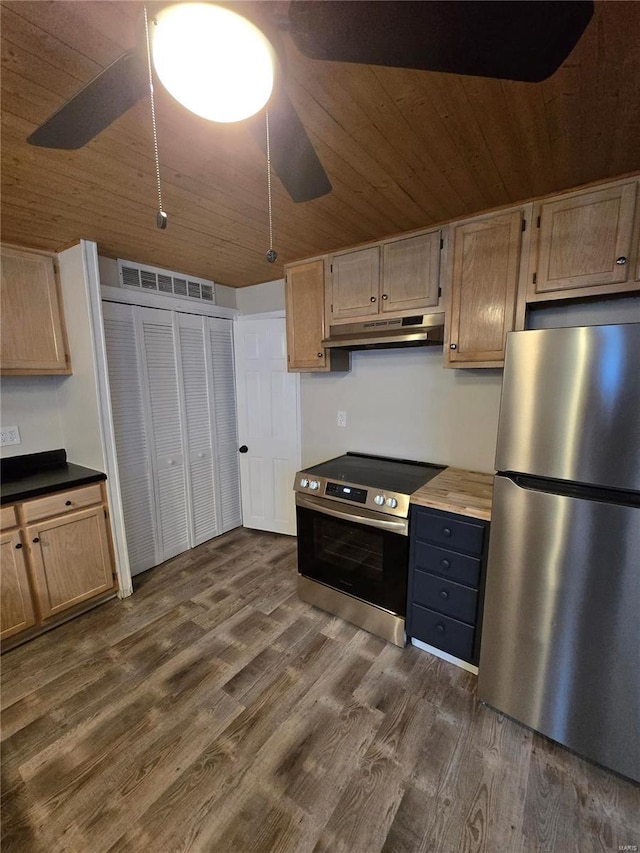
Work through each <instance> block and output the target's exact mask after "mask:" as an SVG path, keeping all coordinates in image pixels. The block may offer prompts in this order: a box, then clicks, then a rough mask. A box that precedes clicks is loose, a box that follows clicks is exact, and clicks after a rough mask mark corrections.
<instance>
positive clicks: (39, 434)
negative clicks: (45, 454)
mask: <svg viewBox="0 0 640 853" xmlns="http://www.w3.org/2000/svg"><path fill="white" fill-rule="evenodd" d="M60 379H61V377H59V376H4V377H3V378H2V405H1V418H2V426H17V427H18V429H19V430H20V439H21V441H22V443H21V444H12V445H8V446H7V447H2V448H0V457H5V456H23V455H24V454H25V453H40V452H41V451H43V450H57V449H58V448H60V447H64V439H63V437H62V424H61V423H60V413H59V410H58V384H59V382H60Z"/></svg>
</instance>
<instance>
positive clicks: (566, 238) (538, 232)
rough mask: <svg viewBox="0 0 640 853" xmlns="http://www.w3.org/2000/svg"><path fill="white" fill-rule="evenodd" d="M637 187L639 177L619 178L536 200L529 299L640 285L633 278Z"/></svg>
mask: <svg viewBox="0 0 640 853" xmlns="http://www.w3.org/2000/svg"><path fill="white" fill-rule="evenodd" d="M637 187H638V182H637V180H627V181H617V182H615V183H611V184H607V185H605V186H601V187H598V188H595V189H590V190H583V191H581V192H575V193H567V194H565V195H562V196H559V197H558V196H556V197H555V198H549V199H544V200H541V201H539V202H536V204H535V205H534V211H533V215H534V219H535V220H536V223H537V226H538V227H537V228H536V229H535V234H534V235H532V252H531V258H530V267H529V277H528V279H529V280H528V293H527V302H541V301H546V300H555V299H570V298H576V297H581V296H605V295H607V294H609V293H619V292H623V291H629V290H635V289H638V288H640V285H638V284H636V283H634V280H635V281H637V278H638V277H637V275H636V274H635V270H634V267H635V266H636V263H637V258H636V257H635V256H636V254H637V245H638V237H637V233H636V234H635V236H634V210H635V206H636V195H637ZM636 230H637V225H636Z"/></svg>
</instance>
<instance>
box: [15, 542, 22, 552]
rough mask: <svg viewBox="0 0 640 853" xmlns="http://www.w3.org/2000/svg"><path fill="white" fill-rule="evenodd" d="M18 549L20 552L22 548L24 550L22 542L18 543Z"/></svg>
mask: <svg viewBox="0 0 640 853" xmlns="http://www.w3.org/2000/svg"><path fill="white" fill-rule="evenodd" d="M16 548H17V549H18V551H19V550H20V548H22V542H18V544H17V545H16Z"/></svg>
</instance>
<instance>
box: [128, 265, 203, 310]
mask: <svg viewBox="0 0 640 853" xmlns="http://www.w3.org/2000/svg"><path fill="white" fill-rule="evenodd" d="M118 275H119V278H120V286H121V287H127V288H132V289H135V290H144V291H146V292H150V291H155V292H156V293H160V294H162V295H164V296H179V297H180V298H181V299H190V300H194V299H197V300H198V302H210V303H211V304H212V305H214V304H215V286H214V283H213V282H212V281H207V279H204V278H194V277H192V276H185V275H184V274H181V273H177V272H171V271H170V270H162V269H158V267H147V266H142V265H141V264H136V263H133V262H132V261H123V260H121V259H118Z"/></svg>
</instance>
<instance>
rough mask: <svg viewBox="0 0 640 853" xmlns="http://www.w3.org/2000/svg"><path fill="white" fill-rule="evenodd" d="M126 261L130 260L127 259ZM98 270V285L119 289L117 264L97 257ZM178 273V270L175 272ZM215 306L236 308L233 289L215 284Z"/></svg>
mask: <svg viewBox="0 0 640 853" xmlns="http://www.w3.org/2000/svg"><path fill="white" fill-rule="evenodd" d="M127 260H130V258H128V259H127ZM98 268H99V270H100V284H104V285H107V286H108V287H120V278H119V276H118V262H117V261H115V260H114V259H113V258H105V257H103V256H102V255H99V256H98ZM175 272H179V270H175ZM215 291H216V305H221V306H223V307H224V308H237V307H238V306H237V305H236V290H235V288H234V287H227V286H226V285H224V284H216V285H215Z"/></svg>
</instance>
